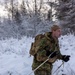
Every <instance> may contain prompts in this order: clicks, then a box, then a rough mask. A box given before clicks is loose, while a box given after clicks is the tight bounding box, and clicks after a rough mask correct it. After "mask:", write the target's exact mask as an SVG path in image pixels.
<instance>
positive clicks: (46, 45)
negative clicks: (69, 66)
mask: <svg viewBox="0 0 75 75" xmlns="http://www.w3.org/2000/svg"><path fill="white" fill-rule="evenodd" d="M51 34H52V33H51V32H47V33H46V34H45V37H44V38H43V39H42V40H41V41H40V43H39V45H38V46H37V47H36V49H38V52H37V54H36V55H35V56H34V59H33V64H32V69H33V70H34V69H35V68H37V67H38V66H39V65H40V64H41V63H43V62H44V61H45V60H46V59H47V58H48V56H47V52H48V51H54V50H57V51H59V45H58V39H57V40H54V39H53V38H52V36H51ZM61 58H62V55H61V53H60V51H59V55H58V56H55V57H54V58H53V59H52V60H50V59H49V61H47V62H46V63H44V64H43V65H42V66H41V67H40V68H38V69H37V70H36V71H35V72H34V74H35V75H51V70H52V63H54V62H55V61H56V60H57V59H61Z"/></svg>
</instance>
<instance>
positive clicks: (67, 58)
mask: <svg viewBox="0 0 75 75" xmlns="http://www.w3.org/2000/svg"><path fill="white" fill-rule="evenodd" d="M69 58H70V55H63V56H62V60H63V61H65V62H68V61H69Z"/></svg>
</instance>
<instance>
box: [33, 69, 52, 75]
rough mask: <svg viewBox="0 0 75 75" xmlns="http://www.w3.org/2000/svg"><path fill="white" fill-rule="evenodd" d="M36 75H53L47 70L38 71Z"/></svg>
mask: <svg viewBox="0 0 75 75" xmlns="http://www.w3.org/2000/svg"><path fill="white" fill-rule="evenodd" d="M34 75H51V74H50V72H48V71H45V70H37V71H35V72H34Z"/></svg>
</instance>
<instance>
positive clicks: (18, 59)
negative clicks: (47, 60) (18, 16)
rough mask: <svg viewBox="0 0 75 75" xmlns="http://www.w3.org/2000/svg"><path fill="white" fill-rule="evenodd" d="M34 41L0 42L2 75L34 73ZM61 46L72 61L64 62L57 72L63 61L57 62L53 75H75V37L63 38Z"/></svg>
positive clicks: (10, 40)
mask: <svg viewBox="0 0 75 75" xmlns="http://www.w3.org/2000/svg"><path fill="white" fill-rule="evenodd" d="M33 41H34V39H32V38H27V37H23V38H21V39H20V40H18V39H13V38H10V39H6V40H1V41H0V75H29V74H30V73H31V72H32V70H31V65H32V60H33V57H32V56H31V57H30V55H29V49H30V45H31V43H32V42H33ZM59 44H60V50H61V53H62V54H63V55H64V54H65V55H71V57H70V61H68V62H67V63H66V62H64V64H63V65H62V66H61V67H60V68H59V69H58V70H57V71H56V69H57V68H58V67H59V66H60V65H61V64H62V61H61V60H58V61H56V62H55V63H54V64H53V65H54V66H53V71H52V72H53V75H75V59H74V56H75V36H74V35H71V34H70V35H65V36H61V37H60V38H59ZM55 71H56V73H55ZM31 75H33V73H32V74H31Z"/></svg>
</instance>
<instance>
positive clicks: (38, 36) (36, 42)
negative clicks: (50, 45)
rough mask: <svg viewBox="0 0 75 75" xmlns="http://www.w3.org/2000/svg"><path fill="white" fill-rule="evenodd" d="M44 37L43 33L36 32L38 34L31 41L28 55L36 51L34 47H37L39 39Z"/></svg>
mask: <svg viewBox="0 0 75 75" xmlns="http://www.w3.org/2000/svg"><path fill="white" fill-rule="evenodd" d="M44 37H45V35H44V34H38V35H37V36H36V37H35V39H34V42H32V44H31V48H30V51H29V53H30V56H31V55H33V56H34V55H35V54H36V53H37V49H36V47H37V45H38V44H39V42H40V41H41V39H42V38H44Z"/></svg>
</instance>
